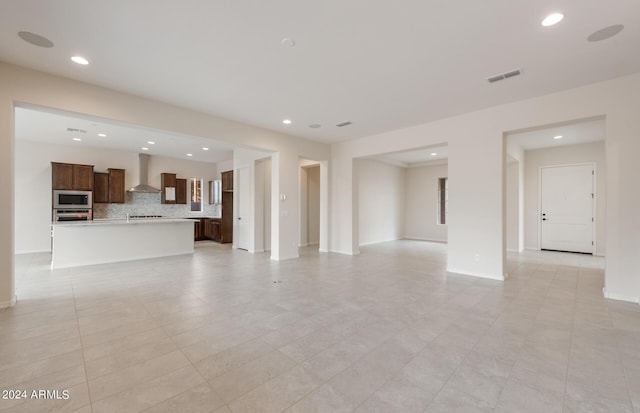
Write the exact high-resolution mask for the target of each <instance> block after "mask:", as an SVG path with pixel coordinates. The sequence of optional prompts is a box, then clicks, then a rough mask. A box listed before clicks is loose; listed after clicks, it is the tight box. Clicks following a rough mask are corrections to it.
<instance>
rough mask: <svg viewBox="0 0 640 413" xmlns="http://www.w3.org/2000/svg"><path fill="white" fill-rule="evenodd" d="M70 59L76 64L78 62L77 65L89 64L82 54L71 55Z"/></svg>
mask: <svg viewBox="0 0 640 413" xmlns="http://www.w3.org/2000/svg"><path fill="white" fill-rule="evenodd" d="M71 60H73V61H74V62H76V63H77V64H79V65H83V66H85V65H88V64H89V61H88V60H87V59H85V58H84V57H82V56H73V57H72V58H71Z"/></svg>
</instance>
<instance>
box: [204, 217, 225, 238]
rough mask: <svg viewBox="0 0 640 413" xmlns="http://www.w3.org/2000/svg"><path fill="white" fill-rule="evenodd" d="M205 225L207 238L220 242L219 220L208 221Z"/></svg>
mask: <svg viewBox="0 0 640 413" xmlns="http://www.w3.org/2000/svg"><path fill="white" fill-rule="evenodd" d="M208 221H209V222H208V223H207V238H208V239H210V240H211V241H216V242H221V241H222V237H221V235H222V233H221V232H220V219H215V218H214V219H209V220H208Z"/></svg>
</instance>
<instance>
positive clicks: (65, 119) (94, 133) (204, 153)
mask: <svg viewBox="0 0 640 413" xmlns="http://www.w3.org/2000/svg"><path fill="white" fill-rule="evenodd" d="M15 122H16V123H15V136H16V139H22V140H28V141H34V142H46V143H53V144H63V145H78V146H88V147H92V148H105V149H116V150H124V151H128V152H138V153H148V154H149V155H161V156H167V157H171V158H181V159H187V160H192V161H200V162H213V163H216V162H220V161H225V160H229V159H232V158H233V146H231V145H229V144H225V143H220V142H216V141H213V140H211V139H206V138H199V137H193V136H184V135H175V134H171V133H167V132H161V131H156V130H151V129H143V128H139V127H135V128H134V127H131V126H127V125H117V124H115V123H113V122H105V121H103V120H101V121H98V120H94V119H89V118H84V119H83V118H79V117H76V116H69V115H66V114H59V113H51V112H43V111H38V110H33V109H28V108H16V116H15ZM68 128H71V129H78V130H80V131H68V130H67V129H68ZM99 133H102V134H105V135H107V136H106V137H101V136H98V134H99ZM74 138H79V139H81V140H80V141H74V140H73V139H74ZM149 141H152V142H155V144H149V143H148V142H149ZM143 147H146V148H149V150H147V151H145V150H142V148H143ZM202 148H208V150H203V149H202ZM187 153H191V154H192V156H187Z"/></svg>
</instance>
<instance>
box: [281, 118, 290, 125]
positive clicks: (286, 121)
mask: <svg viewBox="0 0 640 413" xmlns="http://www.w3.org/2000/svg"><path fill="white" fill-rule="evenodd" d="M282 123H284V124H285V125H291V120H290V119H285V120H283V121H282Z"/></svg>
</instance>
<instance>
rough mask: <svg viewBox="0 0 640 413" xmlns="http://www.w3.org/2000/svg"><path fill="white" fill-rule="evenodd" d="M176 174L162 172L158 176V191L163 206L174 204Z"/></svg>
mask: <svg viewBox="0 0 640 413" xmlns="http://www.w3.org/2000/svg"><path fill="white" fill-rule="evenodd" d="M176 184H177V182H176V174H170V173H167V172H163V173H161V174H160V189H161V190H162V199H161V202H162V203H163V204H175V203H176Z"/></svg>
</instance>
